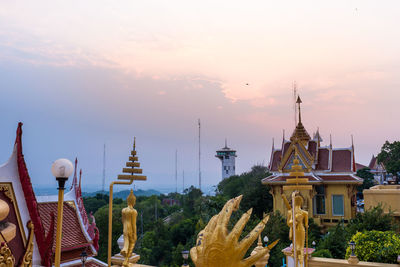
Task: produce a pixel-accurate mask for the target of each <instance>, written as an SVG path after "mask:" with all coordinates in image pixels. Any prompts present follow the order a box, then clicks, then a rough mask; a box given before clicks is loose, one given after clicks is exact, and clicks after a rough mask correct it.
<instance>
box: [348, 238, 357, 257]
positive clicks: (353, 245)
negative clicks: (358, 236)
mask: <svg viewBox="0 0 400 267" xmlns="http://www.w3.org/2000/svg"><path fill="white" fill-rule="evenodd" d="M349 246H350V249H351V255H350V256H353V257H354V256H355V255H356V254H354V250H355V249H356V242H354V241H351V242H350V243H349Z"/></svg>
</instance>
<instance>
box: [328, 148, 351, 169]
mask: <svg viewBox="0 0 400 267" xmlns="http://www.w3.org/2000/svg"><path fill="white" fill-rule="evenodd" d="M351 154H352V153H351V151H350V150H333V151H332V171H333V172H351V171H352V168H351V160H352V155H351Z"/></svg>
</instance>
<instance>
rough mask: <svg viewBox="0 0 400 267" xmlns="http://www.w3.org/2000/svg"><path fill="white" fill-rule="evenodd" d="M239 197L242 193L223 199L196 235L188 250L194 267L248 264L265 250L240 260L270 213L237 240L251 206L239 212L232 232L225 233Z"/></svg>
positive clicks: (249, 213) (264, 252)
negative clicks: (216, 210)
mask: <svg viewBox="0 0 400 267" xmlns="http://www.w3.org/2000/svg"><path fill="white" fill-rule="evenodd" d="M241 200H242V196H239V197H236V198H233V199H231V200H229V201H228V202H226V204H225V206H224V208H223V209H222V210H221V211H220V213H219V214H217V215H215V216H214V217H212V218H211V220H210V221H209V222H208V224H207V226H206V227H205V228H204V229H203V230H202V231H201V232H200V233H199V234H198V236H197V242H196V246H195V247H193V248H192V249H191V250H190V256H191V258H192V261H193V262H194V264H195V265H196V267H221V266H224V267H249V266H251V265H253V264H254V263H255V262H257V261H258V260H259V259H261V258H262V257H263V256H265V255H266V254H267V253H268V251H269V248H263V249H261V250H259V251H258V252H257V253H255V254H253V255H251V256H250V257H248V258H246V259H243V257H244V256H245V254H246V252H247V250H248V249H249V247H250V246H251V244H253V243H254V241H255V240H256V239H257V237H258V236H259V235H260V233H261V232H262V230H263V229H264V227H265V224H266V223H267V222H268V219H269V216H265V217H264V219H263V220H262V221H261V222H260V223H259V224H258V225H257V226H256V227H255V228H254V229H253V230H252V231H251V232H250V233H249V234H248V235H247V236H246V237H244V238H243V239H242V240H241V241H239V237H240V235H241V233H242V231H243V229H244V227H245V226H246V223H247V221H248V220H249V218H250V216H251V213H252V209H250V210H249V211H247V212H246V213H245V214H243V215H242V217H241V218H240V220H239V221H238V222H237V223H236V225H235V226H234V227H233V229H232V231H231V232H228V228H227V225H228V223H229V220H230V218H231V215H232V212H233V211H237V210H238V208H239V204H240V201H241Z"/></svg>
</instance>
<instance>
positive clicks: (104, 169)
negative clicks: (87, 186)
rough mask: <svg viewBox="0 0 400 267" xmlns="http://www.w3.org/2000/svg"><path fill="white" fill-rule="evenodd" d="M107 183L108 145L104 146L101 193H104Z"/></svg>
mask: <svg viewBox="0 0 400 267" xmlns="http://www.w3.org/2000/svg"><path fill="white" fill-rule="evenodd" d="M105 183H106V144H104V151H103V183H102V187H101V191H102V192H103V193H104V184H105Z"/></svg>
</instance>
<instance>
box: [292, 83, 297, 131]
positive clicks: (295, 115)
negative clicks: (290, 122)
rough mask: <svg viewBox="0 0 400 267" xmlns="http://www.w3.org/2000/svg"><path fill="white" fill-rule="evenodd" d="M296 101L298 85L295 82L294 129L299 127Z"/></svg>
mask: <svg viewBox="0 0 400 267" xmlns="http://www.w3.org/2000/svg"><path fill="white" fill-rule="evenodd" d="M296 101H297V84H296V81H294V82H293V109H294V127H296V126H297V108H296Z"/></svg>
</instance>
